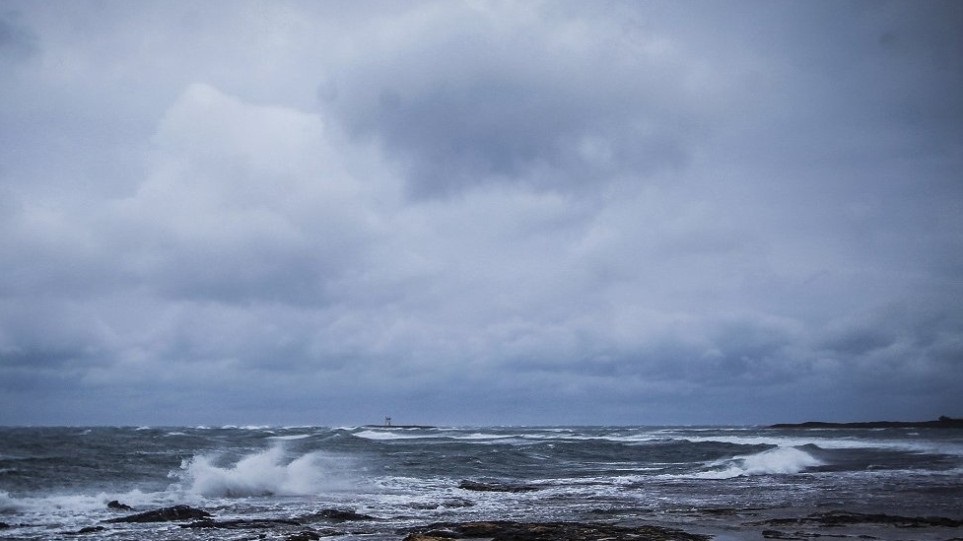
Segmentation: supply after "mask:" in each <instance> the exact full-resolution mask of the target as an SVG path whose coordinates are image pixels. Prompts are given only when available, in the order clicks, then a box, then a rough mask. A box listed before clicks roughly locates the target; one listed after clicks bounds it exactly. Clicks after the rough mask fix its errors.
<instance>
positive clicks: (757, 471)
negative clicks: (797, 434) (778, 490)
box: [683, 447, 824, 479]
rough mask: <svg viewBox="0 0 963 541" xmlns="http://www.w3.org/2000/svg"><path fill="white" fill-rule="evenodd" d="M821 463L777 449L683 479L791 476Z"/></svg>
mask: <svg viewBox="0 0 963 541" xmlns="http://www.w3.org/2000/svg"><path fill="white" fill-rule="evenodd" d="M823 464H824V463H823V461H821V460H819V459H818V458H816V457H814V456H812V455H810V454H809V453H807V452H806V451H803V450H802V449H798V448H796V447H777V448H775V449H767V450H765V451H762V452H759V453H755V454H751V455H742V456H735V457H732V458H730V459H725V460H719V461H716V462H713V463H711V464H709V465H708V466H709V469H708V470H705V471H701V472H697V473H692V474H689V475H685V476H683V477H689V478H696V479H731V478H733V477H743V476H752V475H771V474H793V473H800V472H803V471H805V470H806V469H808V468H812V467H815V466H821V465H823Z"/></svg>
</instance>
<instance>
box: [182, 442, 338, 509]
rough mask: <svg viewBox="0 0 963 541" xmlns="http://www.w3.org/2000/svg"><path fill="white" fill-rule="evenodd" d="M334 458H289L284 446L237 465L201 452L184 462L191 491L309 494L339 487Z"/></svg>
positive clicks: (231, 494) (236, 495) (235, 494)
mask: <svg viewBox="0 0 963 541" xmlns="http://www.w3.org/2000/svg"><path fill="white" fill-rule="evenodd" d="M332 461H333V459H332V458H331V457H327V456H324V455H323V454H322V453H319V452H313V453H308V454H305V455H302V456H299V457H297V458H295V459H294V460H290V461H288V458H287V456H286V453H285V451H284V449H283V447H281V446H275V447H271V448H270V449H267V450H265V451H261V452H258V453H254V454H250V455H247V456H245V457H243V458H241V459H240V460H239V461H238V462H237V463H236V464H234V465H233V466H218V465H216V462H217V456H209V455H199V456H195V457H194V458H192V459H190V460H189V461H185V462H184V463H183V464H182V465H181V469H182V472H181V473H180V474H179V476H180V477H181V478H182V479H183V480H184V481H186V482H187V483H189V491H190V492H192V493H194V494H198V495H200V496H205V497H226V498H243V497H248V496H309V495H316V494H319V493H321V492H323V491H326V490H332V489H335V488H337V487H338V485H340V483H339V482H338V481H337V480H336V479H335V476H334V475H332V473H333V470H334V468H333V464H332Z"/></svg>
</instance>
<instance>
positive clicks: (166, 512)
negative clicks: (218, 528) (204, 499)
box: [104, 505, 211, 523]
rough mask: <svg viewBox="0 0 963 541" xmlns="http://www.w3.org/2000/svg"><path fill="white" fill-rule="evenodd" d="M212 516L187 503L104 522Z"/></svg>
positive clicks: (155, 520)
mask: <svg viewBox="0 0 963 541" xmlns="http://www.w3.org/2000/svg"><path fill="white" fill-rule="evenodd" d="M210 516H211V514H210V513H208V512H207V511H204V510H201V509H195V508H193V507H190V506H187V505H175V506H173V507H165V508H163V509H155V510H153V511H147V512H144V513H137V514H136V515H128V516H126V517H119V518H112V519H109V520H105V521H104V522H110V523H115V522H174V521H179V520H197V519H203V518H209V517H210Z"/></svg>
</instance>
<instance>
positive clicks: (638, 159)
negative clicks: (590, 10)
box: [319, 6, 712, 196]
mask: <svg viewBox="0 0 963 541" xmlns="http://www.w3.org/2000/svg"><path fill="white" fill-rule="evenodd" d="M482 11H484V10H482ZM492 11H493V12H494V13H472V10H471V9H470V8H468V7H467V6H452V7H451V8H450V9H443V10H440V12H439V13H435V14H432V15H431V16H428V17H425V18H423V19H420V20H417V21H416V22H415V23H414V24H410V22H409V21H406V20H404V19H400V20H397V21H390V22H387V23H385V24H384V26H383V27H376V28H375V29H374V30H377V31H380V32H383V33H384V34H386V35H388V36H390V37H386V38H383V39H382V40H378V41H376V42H375V43H374V44H372V45H371V46H370V47H368V49H367V50H366V51H365V55H364V58H353V57H348V58H347V59H346V60H345V61H344V65H343V66H339V67H338V69H337V70H336V71H334V72H333V73H332V74H329V79H328V80H327V82H326V83H325V84H324V85H323V86H322V87H321V90H320V91H319V95H321V96H322V98H323V99H325V106H326V108H328V110H329V111H330V112H331V113H332V114H333V115H334V116H333V117H334V118H336V119H337V120H338V121H339V122H340V123H342V124H344V126H345V127H346V128H347V130H348V131H349V132H350V133H352V134H355V135H358V136H370V137H374V138H375V139H376V140H377V141H379V142H380V143H381V144H383V145H384V146H385V148H386V149H387V150H388V152H389V154H390V155H392V156H393V157H394V158H396V159H397V160H398V161H400V162H401V163H402V164H403V166H404V167H405V170H406V176H407V180H408V183H409V189H410V190H411V192H412V193H413V194H414V195H416V196H436V195H450V194H453V193H457V192H459V191H461V190H463V189H465V188H470V187H472V186H475V185H478V184H484V183H488V182H509V183H518V182H522V183H526V184H530V185H534V186H537V187H543V188H561V189H572V188H581V189H583V190H594V189H597V186H598V184H599V183H600V182H604V181H607V180H609V179H610V178H611V177H613V176H614V177H619V176H632V177H636V178H645V177H647V176H649V175H651V174H653V173H655V172H657V171H660V170H662V169H664V168H667V167H678V166H681V165H683V164H684V163H685V162H686V161H687V160H688V159H689V156H690V154H691V152H692V151H693V148H692V146H693V145H696V144H698V143H699V141H700V140H701V139H702V138H703V137H704V136H705V134H704V133H703V130H704V129H705V128H706V126H705V125H704V124H703V122H704V120H705V119H704V118H703V119H697V113H699V112H704V111H700V107H699V100H700V99H701V98H702V97H703V96H705V95H711V93H712V89H711V88H698V87H694V86H693V85H692V84H691V81H690V78H691V77H693V75H694V74H693V73H692V71H693V70H692V69H691V68H690V66H688V65H687V64H686V61H685V59H682V58H678V57H676V56H675V55H674V53H675V52H674V51H672V50H668V47H666V45H665V43H663V42H662V41H660V40H662V39H663V38H662V37H661V36H658V35H654V36H647V35H642V34H641V33H640V32H637V31H633V30H632V29H626V28H625V27H624V26H623V25H621V24H619V22H618V21H595V22H597V23H599V24H596V25H592V26H583V25H581V24H580V22H579V20H578V19H577V18H575V17H570V16H561V15H557V14H553V15H551V16H548V17H545V18H539V19H537V20H532V19H533V18H534V17H537V16H538V15H539V14H532V13H524V12H528V11H529V10H528V9H524V8H520V7H519V6H513V7H509V8H507V9H505V10H504V11H506V12H507V13H499V9H497V8H496V9H493V10H492ZM513 15H517V16H518V17H519V20H518V21H512V20H511V19H509V17H511V16H513ZM536 25H537V26H536Z"/></svg>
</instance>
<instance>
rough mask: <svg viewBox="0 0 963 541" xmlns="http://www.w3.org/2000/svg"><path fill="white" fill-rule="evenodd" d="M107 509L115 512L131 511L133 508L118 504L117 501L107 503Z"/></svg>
mask: <svg viewBox="0 0 963 541" xmlns="http://www.w3.org/2000/svg"><path fill="white" fill-rule="evenodd" d="M107 509H113V510H115V511H133V510H134V508H133V507H131V506H129V505H127V504H126V503H120V502H119V501H117V500H111V501H109V502H107Z"/></svg>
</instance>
